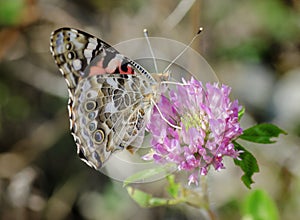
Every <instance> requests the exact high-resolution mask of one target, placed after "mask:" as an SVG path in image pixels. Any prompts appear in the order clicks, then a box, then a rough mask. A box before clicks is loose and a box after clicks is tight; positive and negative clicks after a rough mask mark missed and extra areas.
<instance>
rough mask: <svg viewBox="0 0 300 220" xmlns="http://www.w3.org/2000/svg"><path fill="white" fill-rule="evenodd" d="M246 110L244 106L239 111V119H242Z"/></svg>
mask: <svg viewBox="0 0 300 220" xmlns="http://www.w3.org/2000/svg"><path fill="white" fill-rule="evenodd" d="M245 111H246V109H245V107H243V108H242V109H241V110H240V111H239V113H238V119H239V121H240V120H241V118H242V117H243V116H244V114H245Z"/></svg>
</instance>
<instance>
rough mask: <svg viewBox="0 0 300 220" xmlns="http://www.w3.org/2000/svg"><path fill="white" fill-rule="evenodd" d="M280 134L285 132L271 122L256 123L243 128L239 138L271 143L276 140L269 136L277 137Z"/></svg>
mask: <svg viewBox="0 0 300 220" xmlns="http://www.w3.org/2000/svg"><path fill="white" fill-rule="evenodd" d="M280 134H287V133H286V132H285V131H283V130H281V129H280V128H278V127H277V126H276V125H273V124H258V125H254V126H253V127H251V128H248V129H246V130H244V132H243V134H242V135H241V136H239V138H240V139H243V140H246V141H251V142H255V143H261V144H271V143H274V142H276V141H274V140H271V138H274V137H278V136H279V135H280Z"/></svg>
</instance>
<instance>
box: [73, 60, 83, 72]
mask: <svg viewBox="0 0 300 220" xmlns="http://www.w3.org/2000/svg"><path fill="white" fill-rule="evenodd" d="M81 66H82V65H81V60H79V59H76V60H74V61H73V67H74V69H75V70H76V71H77V70H80V69H81Z"/></svg>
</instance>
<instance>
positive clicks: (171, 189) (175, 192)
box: [167, 175, 180, 198]
mask: <svg viewBox="0 0 300 220" xmlns="http://www.w3.org/2000/svg"><path fill="white" fill-rule="evenodd" d="M167 180H168V182H169V185H168V187H167V192H168V193H169V195H170V196H172V197H173V198H177V197H178V196H179V191H180V184H179V183H176V182H175V176H174V175H169V176H167Z"/></svg>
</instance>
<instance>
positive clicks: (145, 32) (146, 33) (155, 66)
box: [144, 28, 158, 73]
mask: <svg viewBox="0 0 300 220" xmlns="http://www.w3.org/2000/svg"><path fill="white" fill-rule="evenodd" d="M144 36H145V38H146V41H147V44H148V47H149V49H150V53H151V56H152V59H153V63H154V68H155V72H156V73H158V69H157V63H156V60H155V56H154V53H153V50H152V47H151V44H150V41H149V35H148V30H147V29H146V28H145V29H144Z"/></svg>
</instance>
